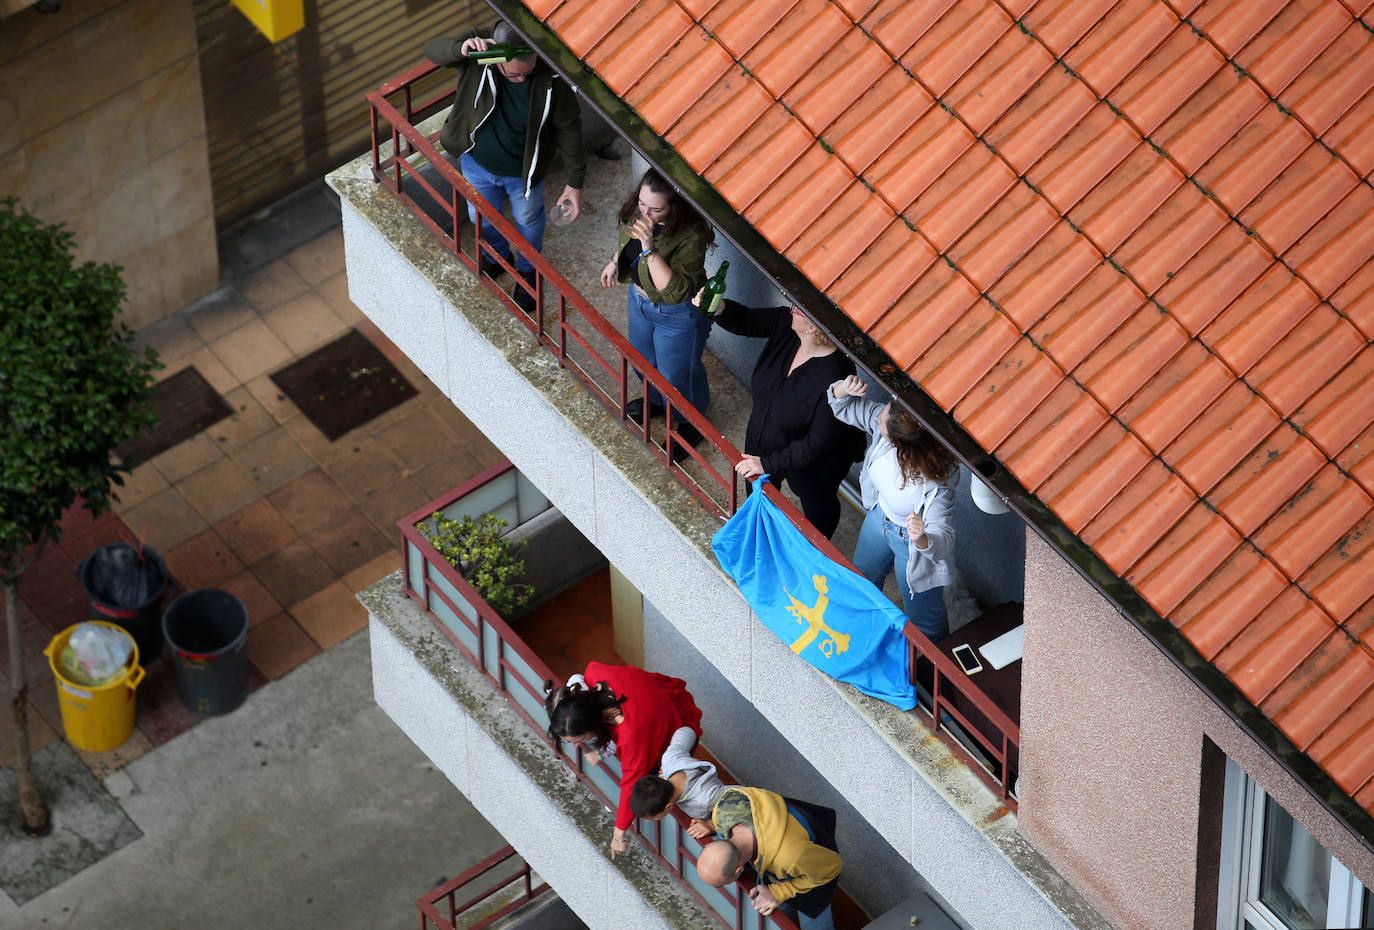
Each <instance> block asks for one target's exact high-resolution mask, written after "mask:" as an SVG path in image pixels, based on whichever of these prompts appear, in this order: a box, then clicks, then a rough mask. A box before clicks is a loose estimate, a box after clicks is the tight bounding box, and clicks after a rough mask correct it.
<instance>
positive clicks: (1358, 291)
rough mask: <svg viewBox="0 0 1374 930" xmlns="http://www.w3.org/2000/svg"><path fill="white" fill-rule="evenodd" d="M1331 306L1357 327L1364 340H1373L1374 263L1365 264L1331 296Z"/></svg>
mask: <svg viewBox="0 0 1374 930" xmlns="http://www.w3.org/2000/svg"><path fill="white" fill-rule="evenodd" d="M1331 306H1333V307H1335V308H1336V309H1337V310H1339V311H1340V312H1341V313H1343V314H1345V317H1346V319H1348V320H1349V321H1350V322H1351V323H1353V324H1355V326H1357V327H1359V330H1360V332H1361V333H1363V334H1364V337H1365V339H1368V340H1374V262H1366V263H1365V266H1364V267H1363V268H1362V269H1360V271H1358V272H1357V273H1356V274H1355V275H1354V276H1353V277H1352V278H1351V279H1350V280H1349V281H1347V282H1345V284H1343V285H1341V289H1340V290H1338V291H1337V292H1336V293H1334V294H1332V295H1331Z"/></svg>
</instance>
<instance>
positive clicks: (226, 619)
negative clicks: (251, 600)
mask: <svg viewBox="0 0 1374 930" xmlns="http://www.w3.org/2000/svg"><path fill="white" fill-rule="evenodd" d="M162 630H163V633H164V634H165V635H166V637H167V645H168V647H169V648H170V649H171V653H172V654H171V662H172V677H173V679H174V680H175V681H176V683H177V694H179V695H180V696H181V702H182V703H183V704H185V705H186V706H187V707H189V708H190V709H191V710H194V711H196V712H197V713H201V714H206V715H209V716H214V715H217V714H227V713H229V712H230V711H231V710H233V709H235V708H236V707H238V706H239V705H240V704H242V703H243V701H244V698H246V697H248V653H247V652H246V651H245V646H246V645H247V642H248V609H247V608H246V607H244V606H243V601H241V600H239V599H238V598H237V597H235V596H234V595H232V594H230V593H229V592H228V591H220V590H217V589H215V588H199V589H197V590H195V591H187V592H186V593H185V594H183V595H181V596H180V597H178V598H177V599H176V600H174V601H172V606H170V607H168V608H167V612H166V613H165V614H164V615H163V617H162Z"/></svg>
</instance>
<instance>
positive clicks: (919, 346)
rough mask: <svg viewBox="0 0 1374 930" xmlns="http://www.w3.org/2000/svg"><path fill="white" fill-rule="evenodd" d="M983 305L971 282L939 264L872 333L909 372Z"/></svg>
mask: <svg viewBox="0 0 1374 930" xmlns="http://www.w3.org/2000/svg"><path fill="white" fill-rule="evenodd" d="M981 301H982V298H981V297H979V296H978V292H977V291H976V290H974V288H973V285H971V284H969V283H968V279H967V278H965V277H964V276H963V275H961V274H959V273H958V272H957V271H955V270H954V269H953V268H951V267H949V265H947V264H946V263H944V262H936V263H934V264H932V265H931V266H930V268H929V269H928V270H927V271H926V273H925V274H923V275H921V277H920V278H919V279H918V280H917V281H916V283H915V285H913V286H912V287H911V289H910V290H908V291H907V292H906V293H905V294H903V295H902V297H901V299H900V300H898V301H897V303H896V304H894V305H893V307H892V309H891V310H889V311H888V312H887V313H885V314H884V315H883V316H882V317H880V318H879V319H878V320H877V321H876V322H875V323H874V324H873V325H872V326H871V327H870V328H869V330H868V332H869V335H871V336H872V337H873V338H874V339H876V340H877V341H878V343H879V344H880V345H882V346H883V348H884V349H885V350H886V351H887V353H888V355H890V356H891V357H892V360H893V361H894V362H896V363H897V364H898V365H900V366H902V368H907V367H908V366H910V365H911V364H912V363H913V362H915V361H916V359H918V358H920V356H921V355H922V354H923V353H925V352H926V350H928V349H929V348H930V347H931V345H932V344H933V343H934V342H935V341H936V340H937V339H939V338H940V337H941V336H942V335H943V334H944V332H945V330H946V329H948V328H949V327H950V326H953V325H954V323H955V321H956V320H958V319H959V318H960V317H961V316H963V315H964V314H965V313H967V312H968V310H969V308H970V307H972V306H973V305H974V304H975V303H980V302H981Z"/></svg>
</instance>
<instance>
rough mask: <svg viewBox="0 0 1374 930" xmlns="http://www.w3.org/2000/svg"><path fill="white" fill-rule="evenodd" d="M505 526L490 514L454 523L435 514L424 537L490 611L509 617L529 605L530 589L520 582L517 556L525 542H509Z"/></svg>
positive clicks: (521, 568)
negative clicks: (489, 606)
mask: <svg viewBox="0 0 1374 930" xmlns="http://www.w3.org/2000/svg"><path fill="white" fill-rule="evenodd" d="M505 527H506V521H505V520H502V519H501V518H500V517H498V516H496V515H495V514H491V513H485V514H482V516H481V517H480V518H479V519H477V520H474V519H472V517H466V516H465V517H463V519H461V520H454V519H452V518H450V517H446V516H444V515H443V513H441V512H439V511H435V513H434V515H433V517H432V518H431V520H430V523H429V524H428V525H427V526H426V527H425V535H426V536H427V537H428V538H429V541H430V543H431V544H432V545H433V546H434V548H435V551H437V552H438V553H439V554H440V555H442V556H443V557H444V558H445V559H447V560H448V563H449V564H450V565H452V566H453V567H454V568H456V569H458V573H459V574H461V575H462V576H463V579H464V580H465V581H467V583H468V584H470V585H472V586H473V588H474V589H476V591H477V593H478V594H480V595H482V598H483V599H484V600H485V601H486V602H487V603H488V604H490V605H491V606H492V609H493V610H495V611H496V612H497V613H499V614H500V615H501V616H502V617H506V618H509V617H510V616H511V615H512V614H514V613H515V612H516V611H518V610H520V608H522V607H524V606H525V605H526V604H527V603H529V600H530V598H531V597H532V596H533V595H534V588H533V587H532V586H531V585H528V584H524V583H522V582H521V581H520V579H521V578H522V577H524V574H525V561H524V559H521V558H520V557H519V556H518V555H517V553H519V552H522V551H524V549H525V547H526V546H528V545H529V543H528V541H527V540H521V541H520V542H518V543H512V542H511V541H510V540H509V539H507V538H506V536H505V534H504V533H503V532H502V531H503V530H504V529H505Z"/></svg>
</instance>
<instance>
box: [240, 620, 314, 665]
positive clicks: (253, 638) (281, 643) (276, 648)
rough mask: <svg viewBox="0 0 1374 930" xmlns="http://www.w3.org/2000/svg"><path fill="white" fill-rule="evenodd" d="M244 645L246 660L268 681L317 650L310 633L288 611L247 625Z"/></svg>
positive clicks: (298, 663)
mask: <svg viewBox="0 0 1374 930" xmlns="http://www.w3.org/2000/svg"><path fill="white" fill-rule="evenodd" d="M247 648H248V660H249V661H250V662H252V663H253V665H254V667H255V668H257V669H258V671H260V672H261V673H262V674H263V676H264V677H265V678H267V679H268V680H269V681H275V680H276V679H278V678H280V677H281V676H283V675H285V674H286V673H287V672H289V671H291V670H292V669H293V668H295V667H296V666H298V665H300V664H301V663H302V662H304V661H305V660H306V659H308V658H310V657H311V656H313V655H318V654H319V651H320V647H319V646H318V645H317V644H316V643H315V641H314V640H313V639H311V638H310V635H309V634H308V633H306V632H305V630H303V629H301V627H300V625H299V624H298V623H296V621H295V620H293V619H292V618H291V617H290V616H289V615H287V614H278V615H276V616H275V617H269V618H268V619H266V620H264V621H263V622H262V623H259V624H257V625H256V626H253V627H252V628H250V629H249V630H248V647H247Z"/></svg>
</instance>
